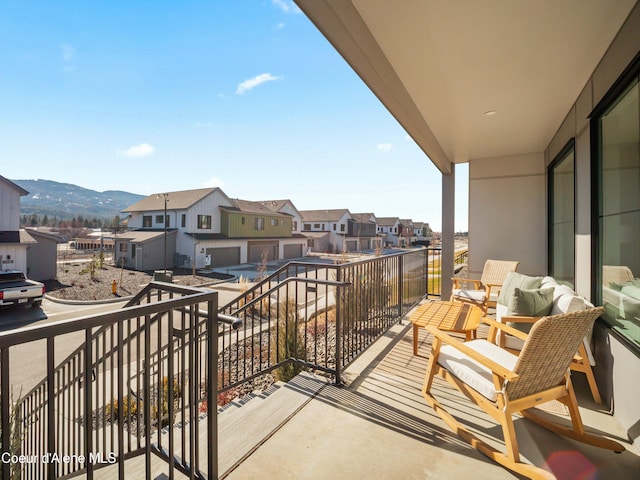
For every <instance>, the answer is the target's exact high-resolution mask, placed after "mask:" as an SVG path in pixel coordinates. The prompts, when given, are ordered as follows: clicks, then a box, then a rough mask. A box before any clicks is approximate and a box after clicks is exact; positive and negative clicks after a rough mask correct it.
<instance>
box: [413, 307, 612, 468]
mask: <svg viewBox="0 0 640 480" xmlns="http://www.w3.org/2000/svg"><path fill="white" fill-rule="evenodd" d="M603 310H604V309H603V308H602V307H597V308H591V309H589V310H582V311H579V312H573V313H568V314H563V315H555V316H551V317H543V318H542V319H540V320H539V321H537V322H536V323H535V324H534V325H533V327H532V328H531V332H530V333H529V335H528V336H527V334H524V333H522V332H520V331H518V330H516V329H513V328H510V327H506V326H505V325H501V324H499V325H497V327H499V328H500V329H502V330H505V331H508V332H509V334H511V335H514V336H517V337H520V338H522V339H523V340H525V344H524V346H523V348H522V350H521V352H520V354H519V355H518V356H515V355H513V354H512V353H510V352H508V351H506V350H504V349H501V348H500V347H499V346H497V345H495V344H494V343H491V342H489V341H487V340H472V341H470V342H464V343H463V342H460V341H459V340H456V339H454V338H452V337H451V336H449V335H447V334H446V333H444V332H442V331H440V330H438V329H435V328H433V327H429V326H428V327H426V328H427V330H428V331H429V332H431V333H432V334H433V335H434V341H433V345H432V351H431V358H430V359H429V364H428V367H427V373H426V376H425V381H424V386H423V389H422V394H423V396H424V398H425V400H426V401H427V403H429V405H431V406H432V407H433V409H434V410H435V411H436V413H438V415H439V416H440V417H441V418H442V419H443V420H444V421H445V422H446V423H447V424H448V425H449V426H450V427H451V428H452V429H453V430H454V431H455V432H456V433H458V434H459V435H460V436H461V437H462V438H463V439H464V440H465V441H467V442H469V444H471V446H473V447H474V448H476V449H477V450H478V451H480V452H481V453H483V454H485V455H486V456H488V457H489V458H491V459H492V460H494V461H496V462H498V463H499V464H501V465H503V466H504V467H506V468H508V469H510V470H512V471H514V472H516V473H519V474H521V475H525V476H527V477H529V478H534V479H550V478H555V477H554V476H553V474H552V473H551V472H549V471H547V470H545V469H543V468H541V467H537V466H534V465H531V464H529V463H524V462H522V461H521V459H520V452H519V449H518V443H517V439H516V434H515V428H514V424H513V419H512V415H513V414H514V413H516V412H520V413H521V414H522V415H523V416H524V417H525V418H527V419H530V420H532V421H534V422H536V423H538V424H539V425H541V426H542V427H544V428H546V429H548V430H551V431H553V432H556V433H558V434H561V435H565V436H567V437H569V438H571V439H574V440H578V441H580V442H583V443H587V444H590V445H594V446H597V447H601V448H606V449H609V450H613V451H615V452H622V451H623V450H624V447H623V446H622V445H620V444H619V443H617V442H614V441H612V440H609V439H606V438H603V437H598V436H595V435H590V434H587V433H586V432H585V429H584V426H583V424H582V419H581V417H580V412H579V410H578V405H577V402H576V397H575V393H574V391H573V386H572V385H571V378H570V376H569V364H570V363H571V360H572V359H573V356H574V354H575V352H576V351H577V350H578V346H579V345H580V343H581V342H582V339H583V338H584V336H585V334H586V333H587V331H588V330H589V328H591V326H592V325H593V322H594V321H595V320H596V318H597V317H598V316H599V315H600V314H601V313H602V312H603ZM483 321H484V322H485V323H488V324H490V325H491V323H495V322H493V321H492V320H490V319H483ZM494 326H495V325H494ZM443 344H446V345H443ZM436 375H438V376H440V377H442V378H444V379H445V380H447V381H448V382H449V383H450V384H452V385H453V386H455V387H456V388H457V389H458V390H460V391H461V392H462V393H463V394H465V395H466V396H467V397H468V398H469V399H470V400H472V401H473V402H475V403H476V404H477V405H478V406H479V407H480V408H482V410H484V411H485V412H486V413H487V414H489V415H490V416H491V417H492V418H493V419H494V420H496V421H498V422H499V423H500V424H501V426H502V432H503V435H504V442H505V449H506V453H503V452H501V451H498V450H496V449H495V448H493V447H491V446H489V445H488V444H486V443H485V442H483V441H482V440H480V439H479V438H478V437H477V436H475V435H474V434H473V433H472V432H470V431H469V430H467V429H466V428H465V427H464V426H463V425H462V424H461V423H459V422H458V420H456V419H455V418H454V417H453V416H452V415H451V414H450V413H449V412H447V411H446V410H445V408H444V407H443V406H442V405H441V404H440V403H439V402H438V400H436V398H435V397H434V396H433V394H432V386H433V380H434V377H435V376H436ZM551 400H559V401H560V402H562V403H563V404H565V405H566V406H567V407H568V410H569V413H570V415H571V423H572V428H569V427H565V426H562V425H559V424H556V423H554V422H552V421H550V420H547V419H545V418H543V417H542V416H539V415H537V414H535V413H533V412H532V411H530V410H529V409H531V408H532V407H536V406H538V405H540V404H542V403H546V402H549V401H551Z"/></svg>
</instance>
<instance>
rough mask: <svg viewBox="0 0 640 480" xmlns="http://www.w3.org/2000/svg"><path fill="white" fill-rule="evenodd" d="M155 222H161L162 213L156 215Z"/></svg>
mask: <svg viewBox="0 0 640 480" xmlns="http://www.w3.org/2000/svg"><path fill="white" fill-rule="evenodd" d="M156 223H162V215H156Z"/></svg>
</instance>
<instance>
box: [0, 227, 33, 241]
mask: <svg viewBox="0 0 640 480" xmlns="http://www.w3.org/2000/svg"><path fill="white" fill-rule="evenodd" d="M0 243H4V244H7V243H14V244H18V243H38V242H36V240H35V238H33V237H32V236H31V235H29V234H28V233H27V232H26V230H24V229H20V231H18V230H3V231H0Z"/></svg>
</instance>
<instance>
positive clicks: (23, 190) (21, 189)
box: [0, 175, 29, 197]
mask: <svg viewBox="0 0 640 480" xmlns="http://www.w3.org/2000/svg"><path fill="white" fill-rule="evenodd" d="M0 182H4V183H6V184H7V185H8V186H10V187H12V188H15V189H16V190H18V191H19V192H20V196H21V197H24V196H25V195H29V192H27V191H26V190H25V189H24V188H22V187H21V186H20V185H16V184H15V183H13V182H12V181H11V180H9V179H8V178H4V177H3V176H2V175H0Z"/></svg>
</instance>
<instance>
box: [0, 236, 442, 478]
mask: <svg viewBox="0 0 640 480" xmlns="http://www.w3.org/2000/svg"><path fill="white" fill-rule="evenodd" d="M439 260H440V250H438V249H424V248H423V249H419V250H413V251H410V252H403V253H397V254H391V255H385V256H381V257H375V258H371V259H367V260H362V261H356V262H350V263H343V264H325V265H321V264H317V263H316V264H310V263H300V262H292V263H290V264H287V265H285V266H283V267H282V268H281V269H279V270H278V271H276V272H274V273H273V274H271V275H269V276H268V277H266V278H265V279H263V280H261V281H259V282H258V283H257V284H255V285H254V286H253V287H252V288H250V289H247V291H246V292H244V293H243V294H242V295H241V296H240V297H239V298H237V299H236V300H234V301H233V302H231V303H229V304H227V305H225V306H224V307H222V308H221V309H219V310H218V309H217V293H216V292H213V291H210V290H205V289H198V288H190V287H180V286H176V285H174V284H167V283H161V282H153V283H151V284H149V285H148V286H147V287H146V288H145V289H144V290H143V291H142V292H141V293H140V294H138V295H137V296H135V297H134V298H133V299H132V300H131V301H129V302H128V303H127V305H126V306H125V307H124V308H123V309H121V310H118V311H115V312H110V313H106V314H101V315H96V316H91V317H84V318H80V319H76V320H73V321H66V322H59V323H56V324H51V325H46V326H41V327H38V328H25V329H21V330H19V331H13V332H5V333H0V371H1V375H0V416H1V422H0V423H1V426H2V431H1V434H0V441H1V442H2V452H9V453H15V454H16V455H20V454H21V455H25V456H28V458H34V459H36V461H33V462H23V463H11V462H2V464H1V465H0V473H1V474H2V476H1V478H3V479H9V478H12V479H13V478H27V479H31V478H65V477H74V476H77V475H84V476H85V478H93V474H94V472H95V471H97V470H99V469H101V468H111V469H113V472H112V473H110V474H109V475H108V476H109V478H112V477H113V478H121V479H123V478H124V462H125V460H128V459H132V458H135V457H139V458H137V459H136V461H138V462H139V463H141V464H142V465H141V466H140V471H142V472H146V473H145V475H147V476H148V475H150V473H151V459H152V454H153V455H155V456H157V457H159V458H160V459H162V460H163V461H164V462H166V464H167V465H168V468H167V470H168V472H169V474H170V475H171V472H174V471H179V472H182V473H184V474H186V475H189V476H190V477H191V478H204V477H203V475H205V473H203V472H206V476H207V477H208V478H214V477H216V476H217V416H216V415H210V414H208V415H203V413H205V412H206V413H209V412H213V411H215V406H217V404H218V403H219V402H220V401H224V398H221V397H220V396H222V397H224V396H225V395H227V394H229V393H230V391H231V390H233V389H236V388H240V386H241V385H243V386H246V385H247V383H251V382H252V381H254V380H256V379H257V378H258V377H260V376H262V375H266V374H273V375H275V376H276V377H277V378H282V379H285V380H286V379H287V378H290V377H292V376H293V375H295V373H296V372H297V371H299V370H300V369H302V368H312V369H315V370H318V371H321V372H325V373H326V374H328V375H331V376H333V377H334V378H335V379H336V382H339V381H340V376H341V372H342V370H343V369H344V368H345V367H346V366H347V365H349V364H350V363H351V362H353V360H354V359H355V358H357V357H358V355H360V354H361V353H362V352H364V351H365V350H366V349H367V348H368V347H369V346H370V345H371V344H372V343H373V342H374V341H375V340H376V339H378V338H379V337H380V336H381V335H383V334H384V333H385V332H386V331H387V330H388V329H389V328H390V327H391V326H393V325H394V324H396V323H397V322H398V321H399V320H400V319H401V318H402V316H403V315H405V314H406V313H407V312H408V311H409V309H410V308H411V307H412V306H413V305H415V304H416V303H417V302H418V301H420V300H421V299H422V298H424V297H425V295H427V294H429V295H433V294H437V293H439V288H438V292H437V293H436V292H435V291H434V285H439V283H440V281H439V279H438V277H437V275H435V274H434V271H435V270H436V269H439ZM210 332H216V334H215V335H210ZM76 345H77V347H76V348H75V349H74V348H71V347H74V346H76ZM70 346H71V347H70ZM25 349H27V350H28V349H44V350H45V352H46V354H45V359H44V360H43V362H41V363H42V365H39V366H38V365H36V364H35V362H34V368H38V367H39V368H40V369H41V370H42V377H43V378H44V380H43V381H42V382H40V383H39V384H37V385H35V386H34V387H33V388H32V389H31V390H29V391H28V392H27V393H26V394H24V395H19V398H12V396H11V383H12V382H13V383H15V384H19V383H21V382H20V381H19V379H13V378H11V365H12V362H15V361H19V360H17V359H19V358H20V356H21V355H25ZM68 351H70V352H71V353H70V354H67V353H66V352H68ZM65 355H66V356H65ZM56 357H63V360H61V361H57V359H56ZM14 393H15V392H14ZM43 455H44V456H47V455H55V457H54V458H48V461H43V460H42V459H43V458H45V457H43ZM65 456H66V457H65ZM101 462H104V463H101ZM112 463H113V465H111V464H112ZM128 468H129V467H128Z"/></svg>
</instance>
